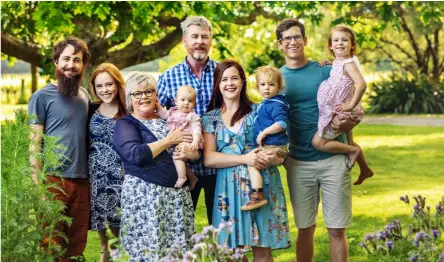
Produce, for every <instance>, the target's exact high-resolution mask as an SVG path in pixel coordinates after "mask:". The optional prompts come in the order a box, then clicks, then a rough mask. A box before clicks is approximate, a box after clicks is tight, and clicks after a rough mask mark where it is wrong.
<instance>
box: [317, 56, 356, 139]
mask: <svg viewBox="0 0 444 262" xmlns="http://www.w3.org/2000/svg"><path fill="white" fill-rule="evenodd" d="M346 63H356V66H358V68H359V62H358V61H357V58H349V59H343V60H338V59H337V60H335V61H333V66H332V69H331V71H330V77H329V78H328V79H327V80H325V81H324V82H322V83H321V86H320V87H319V90H318V107H319V121H318V134H319V136H320V137H322V138H327V139H334V138H335V137H337V136H338V135H340V133H335V132H334V131H333V130H332V128H331V120H332V119H333V117H335V116H337V115H339V116H341V115H347V116H349V117H350V118H351V119H353V120H354V121H358V122H360V121H361V120H362V118H363V116H364V110H363V109H362V107H361V102H359V103H358V105H357V106H356V107H355V108H354V109H353V110H351V111H350V112H342V113H341V112H336V106H338V105H340V104H342V103H344V102H348V101H350V100H351V98H352V97H353V94H354V92H355V86H354V83H353V81H352V80H351V79H350V78H349V77H348V76H346V75H344V65H345V64H346Z"/></svg>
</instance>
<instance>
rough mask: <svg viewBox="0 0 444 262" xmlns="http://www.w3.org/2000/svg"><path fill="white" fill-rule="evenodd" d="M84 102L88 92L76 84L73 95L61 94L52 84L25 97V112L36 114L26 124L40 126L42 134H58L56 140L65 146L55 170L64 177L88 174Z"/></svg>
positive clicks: (86, 118) (87, 99) (86, 110)
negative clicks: (27, 97) (26, 98)
mask: <svg viewBox="0 0 444 262" xmlns="http://www.w3.org/2000/svg"><path fill="white" fill-rule="evenodd" d="M88 102H89V94H88V91H86V89H85V88H83V87H80V90H79V94H78V95H77V96H73V97H67V96H63V95H61V94H60V93H59V92H58V91H57V86H56V85H53V84H49V85H47V86H45V87H43V88H42V89H40V90H38V91H37V92H35V93H34V94H33V95H32V96H31V98H30V100H29V104H28V113H29V114H30V115H36V116H37V117H36V118H35V119H32V120H30V121H29V124H39V125H43V131H44V133H45V135H48V136H56V137H59V138H60V140H59V142H60V143H61V144H62V145H64V146H65V147H66V150H65V151H64V152H62V153H63V154H64V156H65V158H63V159H61V160H60V161H61V162H62V165H61V167H60V168H58V169H57V170H55V171H57V172H60V174H61V175H62V176H63V177H66V178H87V177H88V160H87V151H86V139H87V132H86V130H87V122H88ZM43 144H44V143H43ZM43 150H44V145H43ZM48 171H54V170H48Z"/></svg>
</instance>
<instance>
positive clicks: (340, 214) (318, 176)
mask: <svg viewBox="0 0 444 262" xmlns="http://www.w3.org/2000/svg"><path fill="white" fill-rule="evenodd" d="M284 166H285V168H286V170H287V182H288V188H289V191H290V199H291V204H292V206H293V213H294V218H295V222H296V226H297V227H298V228H308V227H311V226H312V225H314V224H316V218H317V215H318V205H319V199H320V197H319V195H320V192H319V191H320V190H319V189H321V192H322V195H321V197H322V213H323V215H324V221H325V226H326V227H327V228H347V227H350V226H351V224H352V192H351V175H350V170H349V169H348V168H347V165H346V157H345V155H335V156H333V157H330V158H327V159H323V160H318V161H298V160H295V159H293V158H291V157H288V158H287V160H286V161H285V162H284Z"/></svg>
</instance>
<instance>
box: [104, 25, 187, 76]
mask: <svg viewBox="0 0 444 262" xmlns="http://www.w3.org/2000/svg"><path fill="white" fill-rule="evenodd" d="M181 39H182V29H181V28H180V27H176V29H174V30H173V31H172V32H170V33H169V34H167V35H166V36H165V37H163V38H162V39H161V40H159V41H157V42H155V43H153V44H150V45H146V46H144V45H142V43H141V42H139V41H135V40H134V41H133V42H132V43H130V44H129V45H127V46H125V47H124V48H122V49H120V50H116V51H114V52H111V53H107V55H106V56H104V57H100V58H99V59H98V60H99V61H98V62H104V61H107V62H110V63H113V64H114V65H115V66H117V67H118V68H119V69H122V68H125V67H129V66H133V65H138V64H142V63H145V62H146V61H152V60H154V59H157V58H160V57H164V56H167V55H168V54H169V52H170V51H171V49H173V48H174V47H175V46H176V45H177V44H179V43H180V41H181Z"/></svg>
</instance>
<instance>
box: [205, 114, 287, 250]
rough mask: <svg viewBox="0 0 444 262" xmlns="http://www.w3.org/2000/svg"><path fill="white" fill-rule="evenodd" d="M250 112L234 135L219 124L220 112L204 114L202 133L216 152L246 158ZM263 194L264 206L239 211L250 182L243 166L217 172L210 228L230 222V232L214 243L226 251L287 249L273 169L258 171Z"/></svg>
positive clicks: (278, 180) (251, 138) (278, 183)
mask: <svg viewBox="0 0 444 262" xmlns="http://www.w3.org/2000/svg"><path fill="white" fill-rule="evenodd" d="M254 117H255V107H254V108H253V112H251V113H250V114H248V115H246V116H245V117H244V119H243V123H242V127H241V128H240V130H239V132H238V133H237V134H235V133H233V132H232V131H230V130H229V129H228V128H227V127H226V126H225V125H224V122H223V120H222V116H221V112H220V109H214V110H212V111H210V112H208V113H206V114H205V115H204V116H203V118H202V125H203V129H204V132H205V133H209V134H213V135H214V136H215V137H216V144H217V151H218V152H220V153H224V154H229V155H242V154H246V153H248V152H249V151H251V150H252V149H254V147H255V137H254ZM261 173H262V177H263V181H264V194H265V197H266V198H267V200H268V204H267V205H265V206H263V207H261V208H258V209H255V210H252V211H241V206H243V205H245V204H246V203H247V202H248V201H250V187H251V185H250V178H249V175H248V170H247V166H246V165H240V166H234V167H227V168H219V169H217V181H216V193H215V199H214V209H213V226H214V227H215V228H218V227H219V224H220V223H221V222H228V221H231V222H232V223H233V226H232V231H231V233H230V234H229V235H228V236H227V234H228V233H227V232H226V231H222V232H221V233H220V234H219V237H218V241H219V243H220V244H221V245H222V244H225V242H226V244H227V246H228V247H229V248H235V247H237V246H240V245H244V246H245V247H246V248H248V247H251V246H255V247H266V248H273V249H277V248H287V247H289V246H290V245H291V242H290V231H289V224H288V215H287V206H286V202H285V195H284V190H283V188H282V182H281V177H280V175H279V171H278V169H277V168H276V167H271V168H268V169H264V170H262V171H261Z"/></svg>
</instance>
